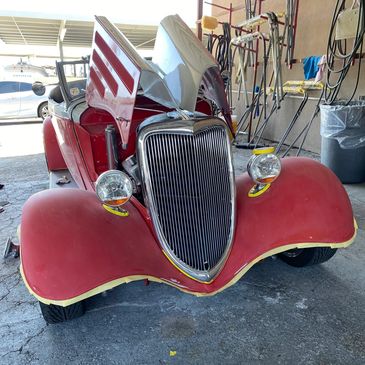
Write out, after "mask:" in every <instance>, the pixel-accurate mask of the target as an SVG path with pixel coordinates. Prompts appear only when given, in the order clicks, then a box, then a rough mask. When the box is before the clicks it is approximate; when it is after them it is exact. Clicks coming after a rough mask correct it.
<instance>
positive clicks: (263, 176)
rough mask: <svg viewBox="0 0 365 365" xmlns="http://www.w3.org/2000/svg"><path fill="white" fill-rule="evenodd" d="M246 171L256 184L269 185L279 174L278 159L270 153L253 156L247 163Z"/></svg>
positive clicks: (279, 165) (279, 164)
mask: <svg viewBox="0 0 365 365" xmlns="http://www.w3.org/2000/svg"><path fill="white" fill-rule="evenodd" d="M247 171H248V173H249V175H250V176H251V179H252V180H253V181H255V182H256V183H258V184H269V183H271V182H273V181H274V180H275V179H276V178H277V177H278V176H279V174H280V171H281V163H280V159H279V157H277V156H276V155H274V154H272V153H268V154H262V155H253V156H251V158H250V160H249V161H248V165H247Z"/></svg>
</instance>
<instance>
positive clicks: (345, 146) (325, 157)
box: [321, 101, 365, 184]
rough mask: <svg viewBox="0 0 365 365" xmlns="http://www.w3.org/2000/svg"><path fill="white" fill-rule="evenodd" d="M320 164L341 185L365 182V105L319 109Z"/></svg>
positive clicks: (361, 103)
mask: <svg viewBox="0 0 365 365" xmlns="http://www.w3.org/2000/svg"><path fill="white" fill-rule="evenodd" d="M321 136H322V144H321V162H322V163H323V164H324V165H326V166H327V167H329V168H330V169H331V170H332V171H333V172H334V173H335V174H336V175H337V176H338V178H339V179H340V180H341V182H342V183H345V184H351V183H361V182H365V102H363V101H352V102H351V103H350V104H349V105H346V104H345V103H344V102H341V101H338V102H335V103H334V104H332V105H321Z"/></svg>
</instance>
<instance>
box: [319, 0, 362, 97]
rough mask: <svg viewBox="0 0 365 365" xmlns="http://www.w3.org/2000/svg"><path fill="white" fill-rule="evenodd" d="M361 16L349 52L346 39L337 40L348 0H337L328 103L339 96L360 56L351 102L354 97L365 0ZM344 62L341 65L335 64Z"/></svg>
mask: <svg viewBox="0 0 365 365" xmlns="http://www.w3.org/2000/svg"><path fill="white" fill-rule="evenodd" d="M358 3H359V18H358V22H357V29H356V36H355V38H354V40H353V46H352V49H351V50H350V51H349V52H347V43H348V41H346V40H336V32H335V31H336V24H337V20H338V18H339V15H340V14H341V12H342V11H344V10H345V5H346V0H337V3H336V7H335V10H334V14H333V18H332V23H331V27H330V33H329V37H328V44H327V66H328V67H327V80H326V85H325V91H324V99H325V103H326V104H332V103H333V102H334V101H335V100H336V99H337V97H338V94H339V91H340V89H341V86H342V83H343V81H344V80H345V78H346V76H347V73H348V72H349V70H350V67H351V65H352V64H353V63H354V60H355V59H356V58H357V57H358V58H359V61H358V62H359V63H358V68H357V76H356V82H355V85H354V88H353V91H352V93H351V96H350V97H349V98H348V99H347V103H346V104H349V103H350V102H351V100H352V99H353V97H354V95H355V93H356V90H357V87H358V84H359V80H360V72H361V61H362V44H363V38H364V34H365V13H364V10H365V0H359V1H358ZM340 62H342V65H341V67H337V68H336V66H335V64H338V63H340Z"/></svg>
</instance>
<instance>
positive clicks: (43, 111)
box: [37, 101, 49, 120]
mask: <svg viewBox="0 0 365 365" xmlns="http://www.w3.org/2000/svg"><path fill="white" fill-rule="evenodd" d="M37 114H38V117H39V118H42V119H43V120H45V119H46V118H47V117H48V116H49V112H48V101H45V102H43V103H42V104H40V105H39V107H38V110H37Z"/></svg>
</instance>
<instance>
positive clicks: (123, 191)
mask: <svg viewBox="0 0 365 365" xmlns="http://www.w3.org/2000/svg"><path fill="white" fill-rule="evenodd" d="M132 193H133V186H132V182H131V180H130V178H129V177H128V176H127V175H126V174H125V173H124V172H122V171H119V170H109V171H106V172H104V173H102V174H101V175H100V176H99V177H98V179H97V180H96V195H97V196H98V198H99V199H100V201H101V202H102V203H103V204H105V205H108V206H110V207H119V206H121V205H123V204H125V203H126V202H127V201H128V200H129V199H130V197H131V196H132Z"/></svg>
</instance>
